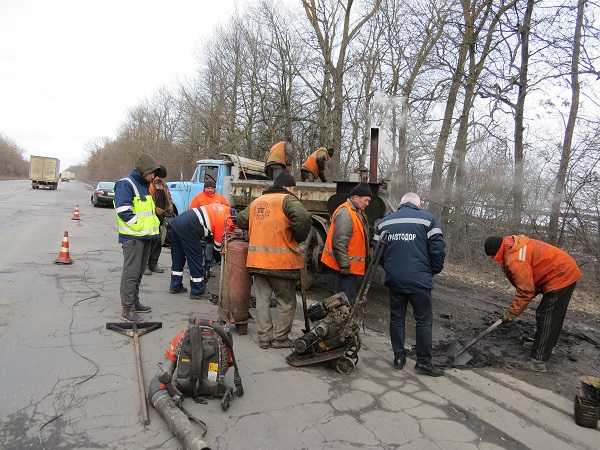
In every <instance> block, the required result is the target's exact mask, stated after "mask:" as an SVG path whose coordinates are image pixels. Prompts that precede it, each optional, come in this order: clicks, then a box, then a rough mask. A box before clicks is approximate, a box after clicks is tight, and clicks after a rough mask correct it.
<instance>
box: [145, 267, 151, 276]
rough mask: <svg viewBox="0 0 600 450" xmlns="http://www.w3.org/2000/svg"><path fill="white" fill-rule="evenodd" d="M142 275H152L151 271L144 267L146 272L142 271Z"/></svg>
mask: <svg viewBox="0 0 600 450" xmlns="http://www.w3.org/2000/svg"><path fill="white" fill-rule="evenodd" d="M144 275H152V271H151V270H150V267H146V270H144Z"/></svg>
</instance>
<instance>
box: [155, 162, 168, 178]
mask: <svg viewBox="0 0 600 450" xmlns="http://www.w3.org/2000/svg"><path fill="white" fill-rule="evenodd" d="M154 175H156V176H157V177H158V178H167V168H166V167H165V166H163V165H160V166H158V169H156V170H155V171H154Z"/></svg>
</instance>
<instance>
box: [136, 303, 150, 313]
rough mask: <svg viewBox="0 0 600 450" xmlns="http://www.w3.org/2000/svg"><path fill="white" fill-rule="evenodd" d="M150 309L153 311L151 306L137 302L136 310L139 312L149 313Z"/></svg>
mask: <svg viewBox="0 0 600 450" xmlns="http://www.w3.org/2000/svg"><path fill="white" fill-rule="evenodd" d="M150 311H152V307H151V306H146V305H142V304H141V303H139V302H138V303H136V304H135V312H137V313H149V312H150Z"/></svg>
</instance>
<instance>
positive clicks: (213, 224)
mask: <svg viewBox="0 0 600 450" xmlns="http://www.w3.org/2000/svg"><path fill="white" fill-rule="evenodd" d="M199 209H201V210H202V212H203V213H204V217H207V218H208V221H209V222H210V223H208V224H207V226H208V228H209V229H210V231H211V233H212V235H213V240H214V241H215V247H217V248H220V247H221V243H222V242H223V236H224V235H225V229H226V228H227V226H228V219H229V217H231V208H230V207H229V206H225V205H222V204H221V203H209V204H208V205H204V206H201V207H200V208H199Z"/></svg>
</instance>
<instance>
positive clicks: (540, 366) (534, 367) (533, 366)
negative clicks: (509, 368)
mask: <svg viewBox="0 0 600 450" xmlns="http://www.w3.org/2000/svg"><path fill="white" fill-rule="evenodd" d="M519 368H520V369H524V370H531V371H532V372H539V373H546V372H549V370H548V366H547V365H546V362H545V361H540V360H539V359H534V358H531V359H530V360H528V361H524V362H523V363H521V364H519Z"/></svg>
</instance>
